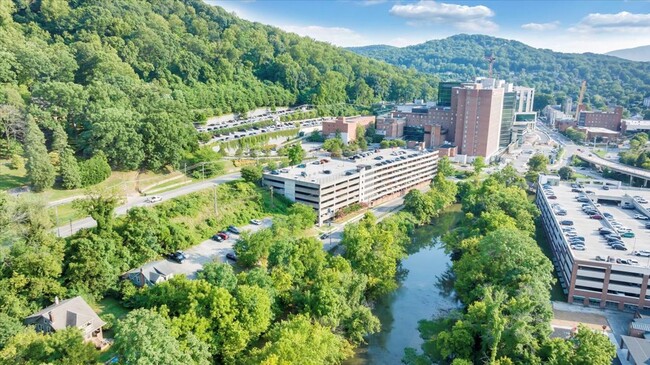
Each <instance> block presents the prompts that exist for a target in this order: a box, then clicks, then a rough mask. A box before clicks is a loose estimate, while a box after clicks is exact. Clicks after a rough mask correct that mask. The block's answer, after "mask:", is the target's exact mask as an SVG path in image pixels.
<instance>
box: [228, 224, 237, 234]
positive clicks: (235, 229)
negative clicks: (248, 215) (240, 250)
mask: <svg viewBox="0 0 650 365" xmlns="http://www.w3.org/2000/svg"><path fill="white" fill-rule="evenodd" d="M228 231H229V232H232V233H234V234H239V230H238V229H237V227H235V226H228Z"/></svg>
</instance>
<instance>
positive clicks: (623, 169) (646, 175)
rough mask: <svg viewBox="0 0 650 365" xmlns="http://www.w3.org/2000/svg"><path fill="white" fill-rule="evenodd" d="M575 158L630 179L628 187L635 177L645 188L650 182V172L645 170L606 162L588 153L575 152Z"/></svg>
mask: <svg viewBox="0 0 650 365" xmlns="http://www.w3.org/2000/svg"><path fill="white" fill-rule="evenodd" d="M575 156H577V157H578V158H579V159H581V160H583V161H585V162H588V163H590V164H592V165H595V166H600V167H606V168H608V169H610V170H612V171H616V172H618V173H621V174H624V175H627V176H629V177H630V185H631V184H632V178H633V177H636V178H637V179H641V180H643V186H644V187H647V185H648V180H650V171H648V170H645V169H639V168H636V167H631V166H628V165H623V164H621V163H618V162H614V161H610V160H606V159H604V158H602V157H600V156H596V155H594V154H593V153H588V152H576V153H575Z"/></svg>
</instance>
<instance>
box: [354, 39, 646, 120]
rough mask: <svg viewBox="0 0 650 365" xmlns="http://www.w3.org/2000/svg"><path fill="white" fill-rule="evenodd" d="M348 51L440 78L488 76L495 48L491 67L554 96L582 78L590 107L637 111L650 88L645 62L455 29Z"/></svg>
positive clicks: (574, 92)
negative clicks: (436, 36) (405, 43)
mask: <svg viewBox="0 0 650 365" xmlns="http://www.w3.org/2000/svg"><path fill="white" fill-rule="evenodd" d="M350 49H351V50H352V51H354V52H356V53H358V54H361V55H364V56H369V57H372V58H376V59H379V60H382V61H386V62H388V63H391V64H394V65H398V66H402V67H405V68H409V69H415V70H418V71H424V72H428V73H432V74H435V75H438V76H439V77H440V78H441V79H443V80H461V81H464V80H468V79H472V78H474V77H475V76H488V62H487V61H486V57H487V56H490V55H492V54H494V56H495V57H496V60H495V62H494V73H495V74H496V75H497V76H498V77H500V78H504V79H506V80H508V81H511V82H515V83H517V84H519V85H524V86H533V87H535V88H537V90H538V93H541V94H553V96H554V97H555V98H557V99H558V100H562V99H563V98H564V97H565V96H571V97H573V99H574V100H575V99H576V98H577V96H578V93H579V90H580V83H581V82H582V80H587V93H586V99H585V100H586V102H587V103H589V104H590V105H591V107H592V108H602V107H604V106H606V105H607V104H620V105H623V106H625V107H627V108H629V109H630V110H631V111H632V112H637V111H639V110H640V108H641V103H642V101H643V97H644V96H645V95H648V94H650V63H640V62H633V61H628V60H624V59H620V58H616V57H610V56H605V55H598V54H591V53H585V54H573V53H559V52H553V51H551V50H548V49H537V48H533V47H530V46H527V45H525V44H523V43H521V42H517V41H513V40H507V39H501V38H494V37H489V36H484V35H466V34H461V35H455V36H452V37H449V38H445V39H441V40H432V41H429V42H426V43H422V44H418V45H414V46H409V47H403V48H397V47H390V46H383V45H380V46H367V47H357V48H350Z"/></svg>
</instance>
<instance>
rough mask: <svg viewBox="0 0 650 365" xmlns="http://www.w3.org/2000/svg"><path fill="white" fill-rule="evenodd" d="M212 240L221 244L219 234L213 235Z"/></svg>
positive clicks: (221, 239)
mask: <svg viewBox="0 0 650 365" xmlns="http://www.w3.org/2000/svg"><path fill="white" fill-rule="evenodd" d="M212 240H213V241H217V242H221V241H223V238H222V237H221V236H219V234H215V235H213V236H212Z"/></svg>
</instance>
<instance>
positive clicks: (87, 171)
mask: <svg viewBox="0 0 650 365" xmlns="http://www.w3.org/2000/svg"><path fill="white" fill-rule="evenodd" d="M79 173H80V175H81V185H82V186H84V187H86V186H90V185H95V184H99V183H100V182H102V181H104V180H106V179H108V177H109V176H111V166H110V165H109V164H108V159H106V155H104V153H103V152H101V151H100V152H97V154H95V156H93V157H91V158H90V159H88V160H86V161H82V162H80V163H79Z"/></svg>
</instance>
